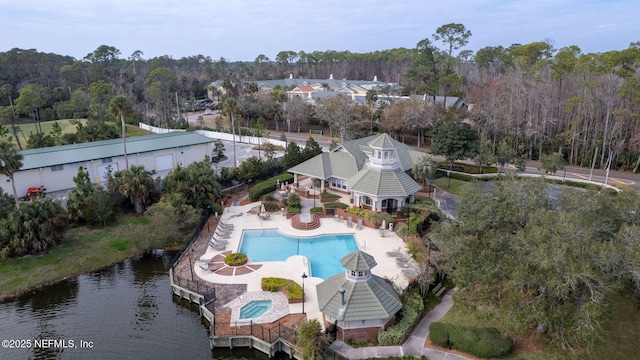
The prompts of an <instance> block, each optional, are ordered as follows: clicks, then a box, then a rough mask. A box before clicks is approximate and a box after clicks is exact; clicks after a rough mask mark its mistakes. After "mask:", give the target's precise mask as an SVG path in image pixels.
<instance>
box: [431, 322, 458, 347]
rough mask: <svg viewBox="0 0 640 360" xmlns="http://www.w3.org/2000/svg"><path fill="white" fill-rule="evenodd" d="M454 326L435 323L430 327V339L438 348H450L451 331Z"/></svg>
mask: <svg viewBox="0 0 640 360" xmlns="http://www.w3.org/2000/svg"><path fill="white" fill-rule="evenodd" d="M452 326H453V325H451V324H445V323H441V322H434V323H431V325H429V339H430V340H431V342H432V343H434V344H435V345H438V346H442V347H447V346H449V330H450V329H451V327H452Z"/></svg>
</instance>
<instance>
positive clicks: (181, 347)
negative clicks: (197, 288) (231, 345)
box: [0, 255, 285, 360]
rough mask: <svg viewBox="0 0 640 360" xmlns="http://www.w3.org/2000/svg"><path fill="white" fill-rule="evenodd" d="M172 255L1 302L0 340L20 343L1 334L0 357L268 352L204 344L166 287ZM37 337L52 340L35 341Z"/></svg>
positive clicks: (196, 320) (192, 312) (203, 326)
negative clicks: (216, 347)
mask: <svg viewBox="0 0 640 360" xmlns="http://www.w3.org/2000/svg"><path fill="white" fill-rule="evenodd" d="M171 260H172V255H155V256H153V255H149V256H145V257H143V258H142V259H139V260H126V261H124V262H122V263H119V264H116V265H114V266H111V267H109V268H107V269H104V270H102V271H99V272H95V273H91V274H85V275H81V276H78V277H75V278H73V279H70V280H67V281H64V282H62V283H60V284H57V285H54V286H51V287H48V288H46V289H44V290H42V291H39V292H36V293H33V294H30V295H26V296H24V297H22V298H19V299H17V300H15V301H12V302H9V303H5V304H0V340H4V339H9V340H19V342H15V341H13V344H12V345H20V346H23V347H24V348H18V349H15V348H14V349H8V348H6V347H5V346H4V345H6V344H5V343H4V342H3V347H1V348H0V359H3V360H5V359H154V360H158V359H268V357H267V356H266V355H265V354H262V353H261V352H258V351H253V350H250V349H234V350H233V351H231V350H228V349H216V350H214V351H211V350H210V347H209V337H208V336H209V334H208V323H207V322H206V321H205V320H202V319H201V317H200V315H199V313H198V309H197V307H195V306H193V305H190V304H189V303H188V302H183V301H181V300H180V299H178V298H176V297H173V296H172V294H171V289H170V285H169V277H168V269H169V267H170V266H171ZM41 339H46V340H57V341H58V343H57V344H56V343H54V342H50V343H48V344H47V343H41V344H39V345H40V347H37V348H36V346H35V345H36V343H35V342H36V340H41ZM71 341H73V344H71ZM81 341H82V342H81ZM89 344H92V347H85V348H82V346H83V345H85V346H89ZM47 346H49V347H47ZM65 346H66V347H67V348H64V347H65ZM282 358H285V357H284V356H282Z"/></svg>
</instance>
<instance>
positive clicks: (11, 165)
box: [0, 139, 24, 209]
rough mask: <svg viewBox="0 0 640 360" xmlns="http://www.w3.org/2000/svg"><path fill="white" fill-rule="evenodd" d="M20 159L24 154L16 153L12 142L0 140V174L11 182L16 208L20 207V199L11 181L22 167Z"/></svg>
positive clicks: (13, 182)
mask: <svg viewBox="0 0 640 360" xmlns="http://www.w3.org/2000/svg"><path fill="white" fill-rule="evenodd" d="M22 159H24V156H23V155H22V154H18V151H17V150H16V146H15V145H14V144H13V143H11V142H9V141H7V139H2V140H0V174H4V175H6V176H7V177H8V178H9V181H10V182H11V189H12V190H13V198H14V199H15V201H16V209H20V201H18V192H17V191H16V184H15V181H13V175H14V174H15V173H16V172H18V171H20V168H22Z"/></svg>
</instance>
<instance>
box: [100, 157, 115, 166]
mask: <svg viewBox="0 0 640 360" xmlns="http://www.w3.org/2000/svg"><path fill="white" fill-rule="evenodd" d="M110 162H113V158H110V157H108V158H104V159H102V163H103V164H108V163H110Z"/></svg>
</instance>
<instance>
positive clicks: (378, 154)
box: [376, 150, 381, 159]
mask: <svg viewBox="0 0 640 360" xmlns="http://www.w3.org/2000/svg"><path fill="white" fill-rule="evenodd" d="M380 153H381V151H380V150H377V151H376V154H377V156H378V159H380Z"/></svg>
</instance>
